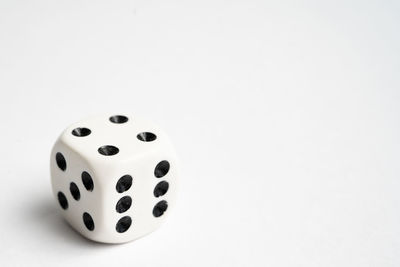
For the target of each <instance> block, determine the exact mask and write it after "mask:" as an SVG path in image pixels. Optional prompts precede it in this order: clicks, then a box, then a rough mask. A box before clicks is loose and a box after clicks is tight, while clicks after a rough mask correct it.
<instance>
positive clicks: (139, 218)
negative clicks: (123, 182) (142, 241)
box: [51, 113, 180, 243]
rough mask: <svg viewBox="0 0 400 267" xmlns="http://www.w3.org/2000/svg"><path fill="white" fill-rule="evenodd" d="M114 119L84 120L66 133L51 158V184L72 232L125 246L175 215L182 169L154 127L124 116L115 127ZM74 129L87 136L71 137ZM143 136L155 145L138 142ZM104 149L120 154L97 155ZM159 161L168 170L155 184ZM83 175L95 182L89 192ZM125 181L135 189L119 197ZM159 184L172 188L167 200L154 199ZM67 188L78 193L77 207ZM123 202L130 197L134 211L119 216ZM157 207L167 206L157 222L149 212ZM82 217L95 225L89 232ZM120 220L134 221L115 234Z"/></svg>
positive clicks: (160, 132) (136, 118)
mask: <svg viewBox="0 0 400 267" xmlns="http://www.w3.org/2000/svg"><path fill="white" fill-rule="evenodd" d="M113 115H115V114H101V115H98V116H94V117H90V118H84V119H82V120H80V121H79V122H77V123H74V124H73V125H70V126H69V127H68V128H67V129H65V131H64V132H63V133H62V135H61V136H60V138H59V139H58V140H57V142H56V144H55V145H54V147H53V149H52V152H51V154H52V156H51V177H52V179H51V181H52V189H53V195H54V196H55V199H57V194H58V192H62V193H63V194H64V195H65V196H66V199H67V202H68V203H69V207H68V208H67V209H65V210H63V209H61V206H60V205H56V206H57V207H58V208H59V210H60V211H61V214H62V215H63V216H64V217H65V219H66V220H67V221H68V222H69V223H70V225H72V226H73V228H74V229H76V231H78V232H79V233H81V234H82V235H84V236H85V237H87V238H89V239H91V240H95V241H99V242H104V243H125V242H128V241H131V240H134V239H137V238H139V237H142V236H144V235H146V234H149V233H151V232H153V231H154V230H156V229H158V228H159V227H160V226H162V225H163V224H164V223H165V221H166V219H168V216H169V214H170V213H171V212H173V210H174V209H175V203H176V200H175V199H176V192H177V188H178V184H179V175H178V173H179V171H178V170H179V168H180V167H179V164H178V162H177V160H176V155H175V151H174V148H173V146H171V142H170V140H169V138H168V135H167V134H165V133H164V131H163V130H162V129H160V128H159V127H158V126H157V125H154V123H152V122H150V121H146V119H143V118H140V117H139V116H135V115H134V114H127V113H124V114H123V115H125V116H127V117H128V118H129V120H128V121H127V122H125V123H122V124H116V123H112V122H110V121H109V118H110V117H111V116H113ZM78 127H87V128H89V129H90V130H91V134H89V135H88V136H84V137H77V136H74V135H72V134H71V133H72V131H73V130H74V129H76V128H78ZM143 132H151V133H154V134H156V136H157V138H156V140H154V141H152V142H143V141H140V140H139V139H137V138H136V136H137V135H138V134H140V133H143ZM104 145H113V146H116V147H117V148H118V149H119V152H118V153H117V154H115V155H111V156H110V155H108V156H104V155H101V154H100V153H99V152H98V148H99V147H101V146H104ZM57 153H62V155H63V156H64V157H65V160H66V169H65V170H64V171H63V170H61V169H60V168H59V167H58V165H57V163H56V154H57ZM163 160H167V161H168V162H169V163H170V169H169V171H168V173H166V175H165V176H164V177H159V178H157V177H155V175H154V169H155V167H156V166H157V164H158V163H160V162H161V161H163ZM82 171H87V172H89V173H90V174H91V176H92V178H93V182H94V190H93V191H92V192H88V191H87V190H85V188H84V186H83V183H82V180H81V174H82ZM125 175H131V176H132V178H133V183H132V186H131V187H130V188H129V190H127V191H125V192H121V193H119V192H117V190H116V184H117V182H118V181H119V179H120V178H121V177H123V176H125ZM161 181H167V182H168V183H169V185H170V187H169V189H168V191H167V192H166V194H165V195H163V196H160V197H158V198H156V197H154V195H153V191H154V188H155V187H156V185H157V184H158V183H159V182H161ZM71 182H74V183H75V184H76V185H77V187H78V188H79V189H80V193H81V199H79V201H75V200H74V198H73V197H72V195H71V193H70V190H69V188H70V183H71ZM124 196H129V197H131V200H132V205H131V207H130V208H129V209H128V210H126V211H125V212H123V213H117V212H116V204H117V202H118V201H119V200H120V199H121V197H124ZM160 201H167V203H168V209H167V210H166V211H165V213H164V214H163V215H162V216H160V217H157V218H156V217H154V216H153V212H152V211H153V208H154V206H155V205H156V204H157V203H159V202H160ZM56 202H57V201H56ZM57 203H58V202H57ZM85 212H87V213H89V214H90V215H91V217H92V219H93V221H94V229H92V231H89V230H88V228H87V227H86V226H85V224H84V223H83V219H82V214H84V213H85ZM124 216H129V217H130V218H131V219H132V225H131V227H129V229H127V231H125V232H124V233H118V232H117V231H116V230H115V228H116V224H117V222H118V221H119V220H120V219H121V218H122V217H124Z"/></svg>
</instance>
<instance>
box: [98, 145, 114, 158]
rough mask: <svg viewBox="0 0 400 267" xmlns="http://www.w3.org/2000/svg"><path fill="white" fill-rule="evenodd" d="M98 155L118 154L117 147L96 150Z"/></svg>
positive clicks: (104, 147) (103, 147)
mask: <svg viewBox="0 0 400 267" xmlns="http://www.w3.org/2000/svg"><path fill="white" fill-rule="evenodd" d="M98 151H99V153H100V154H102V155H104V156H112V155H115V154H117V153H118V152H119V149H118V147H116V146H102V147H99V149H98Z"/></svg>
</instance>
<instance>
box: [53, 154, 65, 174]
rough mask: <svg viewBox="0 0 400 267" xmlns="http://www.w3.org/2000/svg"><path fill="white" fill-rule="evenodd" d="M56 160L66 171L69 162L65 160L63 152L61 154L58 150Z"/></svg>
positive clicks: (59, 166)
mask: <svg viewBox="0 0 400 267" xmlns="http://www.w3.org/2000/svg"><path fill="white" fill-rule="evenodd" d="M56 162H57V166H58V168H60V169H61V170H62V171H65V170H66V169H67V162H66V161H65V158H64V156H63V154H61V153H60V152H57V154H56Z"/></svg>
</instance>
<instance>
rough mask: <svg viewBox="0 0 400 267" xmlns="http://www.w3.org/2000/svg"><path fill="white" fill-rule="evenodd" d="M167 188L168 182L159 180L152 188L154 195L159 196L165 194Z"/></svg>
mask: <svg viewBox="0 0 400 267" xmlns="http://www.w3.org/2000/svg"><path fill="white" fill-rule="evenodd" d="M168 188H169V184H168V182H166V181H161V182H159V183H158V184H157V185H156V187H155V188H154V196H155V197H160V196H163V195H165V193H167V191H168Z"/></svg>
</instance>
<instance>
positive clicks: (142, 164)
mask: <svg viewBox="0 0 400 267" xmlns="http://www.w3.org/2000/svg"><path fill="white" fill-rule="evenodd" d="M154 152H155V153H152V154H148V155H145V156H143V157H142V158H135V159H134V160H132V161H128V162H125V163H124V166H120V168H118V169H114V170H115V171H114V172H113V175H112V177H113V178H110V179H108V180H109V182H108V183H107V186H105V188H107V189H106V190H107V193H105V194H104V200H103V204H104V205H105V206H104V213H105V214H106V217H107V218H108V219H107V220H105V224H106V226H105V228H106V229H111V231H109V236H108V237H107V238H108V240H115V241H116V242H126V241H129V240H133V239H137V238H139V237H141V236H143V235H146V234H148V233H150V232H152V231H154V230H156V229H157V228H158V227H159V226H160V225H161V224H162V223H163V221H164V220H165V219H166V218H167V217H168V214H169V212H170V211H171V209H173V206H174V204H175V196H176V189H177V179H176V178H177V177H178V173H177V167H176V165H177V161H176V159H175V156H174V155H173V154H171V153H163V152H162V151H154ZM160 162H168V164H169V167H168V170H166V169H164V171H165V173H164V175H162V176H160V177H157V176H156V175H155V170H156V168H157V166H158V165H159V164H160ZM157 170H158V169H157ZM158 172H159V173H160V172H162V171H158ZM110 177H111V176H110ZM160 183H161V185H159V184H160ZM160 202H163V203H164V202H165V203H166V206H164V207H158V206H157V204H158V203H160ZM154 210H156V211H154ZM154 212H155V213H156V214H154ZM125 219H126V220H128V222H129V223H130V224H131V225H124V224H123V223H122V224H119V222H120V220H122V222H123V220H125Z"/></svg>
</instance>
